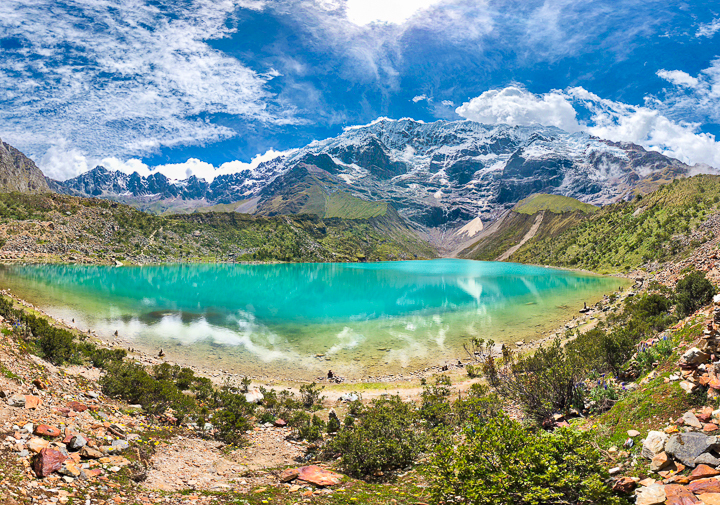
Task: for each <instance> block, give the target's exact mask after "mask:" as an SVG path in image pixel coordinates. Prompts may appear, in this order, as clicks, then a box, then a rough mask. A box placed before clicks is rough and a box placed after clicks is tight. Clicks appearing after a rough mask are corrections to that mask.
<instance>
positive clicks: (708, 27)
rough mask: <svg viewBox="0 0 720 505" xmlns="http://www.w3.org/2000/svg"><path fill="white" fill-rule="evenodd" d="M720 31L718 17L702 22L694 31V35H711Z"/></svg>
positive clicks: (719, 19)
mask: <svg viewBox="0 0 720 505" xmlns="http://www.w3.org/2000/svg"><path fill="white" fill-rule="evenodd" d="M719 31H720V18H717V19H713V20H712V21H710V22H709V23H703V24H701V25H700V27H699V28H698V31H697V32H696V33H695V36H696V37H713V36H714V35H715V34H716V33H717V32H719Z"/></svg>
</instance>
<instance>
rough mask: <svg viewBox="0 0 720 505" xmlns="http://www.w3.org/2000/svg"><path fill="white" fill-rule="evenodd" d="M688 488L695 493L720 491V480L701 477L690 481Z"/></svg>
mask: <svg viewBox="0 0 720 505" xmlns="http://www.w3.org/2000/svg"><path fill="white" fill-rule="evenodd" d="M688 489H689V490H690V491H692V492H693V493H695V494H702V493H720V480H717V479H714V478H712V477H711V478H709V479H700V480H696V481H693V482H691V483H690V485H689V486H688Z"/></svg>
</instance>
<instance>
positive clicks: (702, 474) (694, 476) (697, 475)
mask: <svg viewBox="0 0 720 505" xmlns="http://www.w3.org/2000/svg"><path fill="white" fill-rule="evenodd" d="M716 475H720V472H718V471H717V470H715V469H714V468H712V467H710V466H708V465H704V464H702V465H698V466H697V467H696V468H695V470H693V471H692V473H691V474H690V480H698V479H705V478H707V477H715V476H716Z"/></svg>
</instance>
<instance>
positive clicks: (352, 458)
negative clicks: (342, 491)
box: [325, 396, 423, 477]
mask: <svg viewBox="0 0 720 505" xmlns="http://www.w3.org/2000/svg"><path fill="white" fill-rule="evenodd" d="M417 421H418V416H417V413H416V412H415V409H414V408H413V405H412V404H409V403H404V402H403V401H402V400H401V399H400V397H398V396H391V397H389V398H381V399H376V400H373V401H372V403H371V404H370V405H368V406H367V407H366V408H365V409H364V411H363V413H362V414H361V415H360V417H359V418H358V421H357V422H355V423H354V424H353V425H352V426H350V427H346V429H344V430H343V431H341V432H340V433H339V434H338V435H337V436H336V437H335V438H334V439H333V440H332V441H331V442H330V443H329V444H328V445H327V447H326V451H325V452H326V455H329V456H337V455H340V467H341V468H342V470H343V471H344V472H346V473H347V474H349V475H352V476H355V477H368V476H374V475H376V474H378V473H379V472H387V471H390V470H394V469H397V468H404V467H406V466H408V465H410V464H412V463H413V461H414V460H415V458H416V457H417V455H418V454H419V452H420V451H421V450H422V445H423V443H422V442H423V435H422V433H421V432H420V430H419V429H418V426H417Z"/></svg>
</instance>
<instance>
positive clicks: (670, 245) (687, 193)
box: [510, 175, 720, 273]
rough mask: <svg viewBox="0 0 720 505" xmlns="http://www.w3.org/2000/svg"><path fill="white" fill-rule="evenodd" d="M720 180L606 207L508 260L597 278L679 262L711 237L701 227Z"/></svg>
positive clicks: (679, 183)
mask: <svg viewBox="0 0 720 505" xmlns="http://www.w3.org/2000/svg"><path fill="white" fill-rule="evenodd" d="M719 201H720V177H718V176H710V175H700V176H696V177H692V178H688V179H677V180H675V181H674V182H673V183H671V184H667V185H665V186H663V187H661V188H660V189H658V190H657V191H656V192H654V193H651V194H649V195H647V196H645V197H643V198H642V199H635V200H633V201H632V202H621V203H617V204H613V205H608V206H606V207H604V208H602V209H601V210H599V211H598V212H596V213H595V214H593V215H592V216H590V217H587V218H585V219H582V220H580V221H579V222H578V223H577V224H575V225H573V226H571V227H569V228H568V229H566V230H564V231H560V232H559V233H550V234H547V233H546V234H544V235H540V236H537V237H535V238H534V239H533V240H531V241H529V242H528V243H527V244H525V245H524V246H523V247H521V248H520V249H519V250H518V251H517V252H516V253H515V254H514V255H513V256H512V257H511V258H510V260H511V261H519V262H524V263H537V264H545V265H557V266H566V267H575V268H586V269H589V270H594V271H597V272H601V273H608V272H618V271H627V270H630V269H631V268H634V267H637V266H639V265H641V264H644V263H646V262H648V261H654V260H657V261H666V260H669V259H672V258H677V257H682V256H683V255H684V254H686V253H687V252H689V251H690V250H692V249H693V248H694V247H697V245H699V244H700V243H702V242H704V241H706V240H708V239H709V238H710V236H709V234H708V233H707V232H705V231H704V230H703V228H702V227H701V226H700V225H701V224H702V223H703V221H705V220H706V219H707V218H708V217H709V216H710V215H712V214H714V213H716V212H718V208H719V206H718V202H719Z"/></svg>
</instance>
